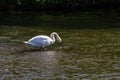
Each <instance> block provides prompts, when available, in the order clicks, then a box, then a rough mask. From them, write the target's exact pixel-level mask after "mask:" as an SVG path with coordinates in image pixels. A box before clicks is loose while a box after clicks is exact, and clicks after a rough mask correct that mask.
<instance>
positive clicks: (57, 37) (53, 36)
mask: <svg viewBox="0 0 120 80" xmlns="http://www.w3.org/2000/svg"><path fill="white" fill-rule="evenodd" d="M50 37H51V38H52V40H53V41H54V42H55V40H56V39H57V41H58V42H62V39H61V38H60V36H59V35H58V34H57V33H56V32H53V33H52V34H51V35H50ZM55 38H56V39H55Z"/></svg>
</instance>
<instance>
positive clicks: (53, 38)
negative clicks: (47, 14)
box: [50, 34, 55, 43]
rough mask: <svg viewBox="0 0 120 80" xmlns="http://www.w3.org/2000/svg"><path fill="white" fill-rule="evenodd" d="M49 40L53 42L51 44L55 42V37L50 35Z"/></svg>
mask: <svg viewBox="0 0 120 80" xmlns="http://www.w3.org/2000/svg"><path fill="white" fill-rule="evenodd" d="M50 38H51V39H52V40H53V43H54V42H55V35H54V34H51V35H50Z"/></svg>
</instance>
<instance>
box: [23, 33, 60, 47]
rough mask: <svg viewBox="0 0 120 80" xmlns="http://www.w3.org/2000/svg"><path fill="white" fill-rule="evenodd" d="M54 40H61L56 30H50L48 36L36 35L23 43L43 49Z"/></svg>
mask: <svg viewBox="0 0 120 80" xmlns="http://www.w3.org/2000/svg"><path fill="white" fill-rule="evenodd" d="M56 40H57V41H58V42H62V39H61V38H60V36H59V35H58V34H57V33H56V32H52V33H51V34H50V37H49V36H46V35H38V36H35V37H33V38H31V39H29V40H28V41H24V43H25V44H29V45H30V46H33V47H36V48H40V49H44V47H46V46H49V45H52V44H54V43H55V41H56Z"/></svg>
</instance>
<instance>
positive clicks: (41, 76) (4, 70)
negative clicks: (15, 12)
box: [0, 15, 120, 80]
mask: <svg viewBox="0 0 120 80" xmlns="http://www.w3.org/2000/svg"><path fill="white" fill-rule="evenodd" d="M28 16H29V15H28ZM37 16H38V15H37ZM11 17H12V19H13V16H10V18H9V19H4V21H3V23H5V21H11V20H12V19H11ZM18 17H19V18H20V16H18ZM45 17H46V16H40V17H39V18H40V19H41V20H42V22H43V23H41V24H39V26H38V25H36V24H34V25H35V26H33V24H32V26H28V25H27V26H26V25H20V24H21V23H23V22H22V21H23V20H22V21H21V23H20V24H18V25H17V24H15V23H16V22H17V21H19V20H16V21H15V20H12V21H11V22H10V24H9V23H8V24H5V25H1V26H0V80H118V79H120V28H107V29H94V28H86V29H80V28H78V27H75V28H74V27H72V28H70V27H69V28H66V25H67V27H68V26H73V25H76V26H82V25H83V24H82V25H80V24H79V21H78V19H79V20H80V19H86V21H88V22H87V23H89V25H94V26H95V25H96V24H97V23H95V24H93V23H94V19H95V18H96V17H94V18H93V20H92V23H91V24H90V22H91V21H90V20H87V19H91V16H86V17H85V18H83V17H82V18H80V17H79V18H77V17H75V16H71V17H70V18H71V20H72V19H73V20H76V21H74V22H75V23H70V22H68V23H66V22H64V20H68V19H67V18H68V17H61V16H58V15H57V16H53V15H52V16H48V15H47V17H48V18H46V19H45ZM92 17H93V16H92ZM15 19H16V17H15ZM44 19H45V21H44ZM54 19H55V20H54ZM96 19H97V18H96ZM56 20H57V21H58V22H57V23H56V24H55V25H54V24H53V23H55V22H54V21H56ZM115 20H116V19H115ZM115 20H111V21H110V22H111V23H109V21H108V20H105V21H106V22H105V23H103V22H102V23H101V25H103V26H106V25H107V26H109V25H111V24H112V25H118V26H119V24H117V23H118V22H115ZM14 21H15V23H14ZM39 21H40V20H38V22H39ZM50 21H51V22H53V23H48V24H49V25H48V24H47V22H50ZM107 21H108V22H107ZM28 22H29V21H28ZM30 22H31V21H30ZM83 22H85V20H84V21H83ZM18 23H19V22H18ZM61 23H64V24H61ZM108 23H109V24H108ZM1 24H2V23H1ZM25 24H26V23H25ZM71 24H72V25H71ZM52 25H54V27H53V28H52V27H51V26H52ZM101 25H100V26H101ZM60 26H62V27H61V28H60ZM85 26H87V25H85ZM53 31H56V32H57V33H58V34H59V35H60V36H61V38H62V40H63V42H62V43H60V44H59V43H57V42H56V43H55V44H54V45H51V46H48V47H46V50H44V51H40V50H39V49H34V48H32V47H30V46H28V45H25V44H24V43H22V41H25V40H28V39H30V38H31V37H33V36H36V35H38V34H44V35H48V36H49V35H50V33H51V32H53Z"/></svg>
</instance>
